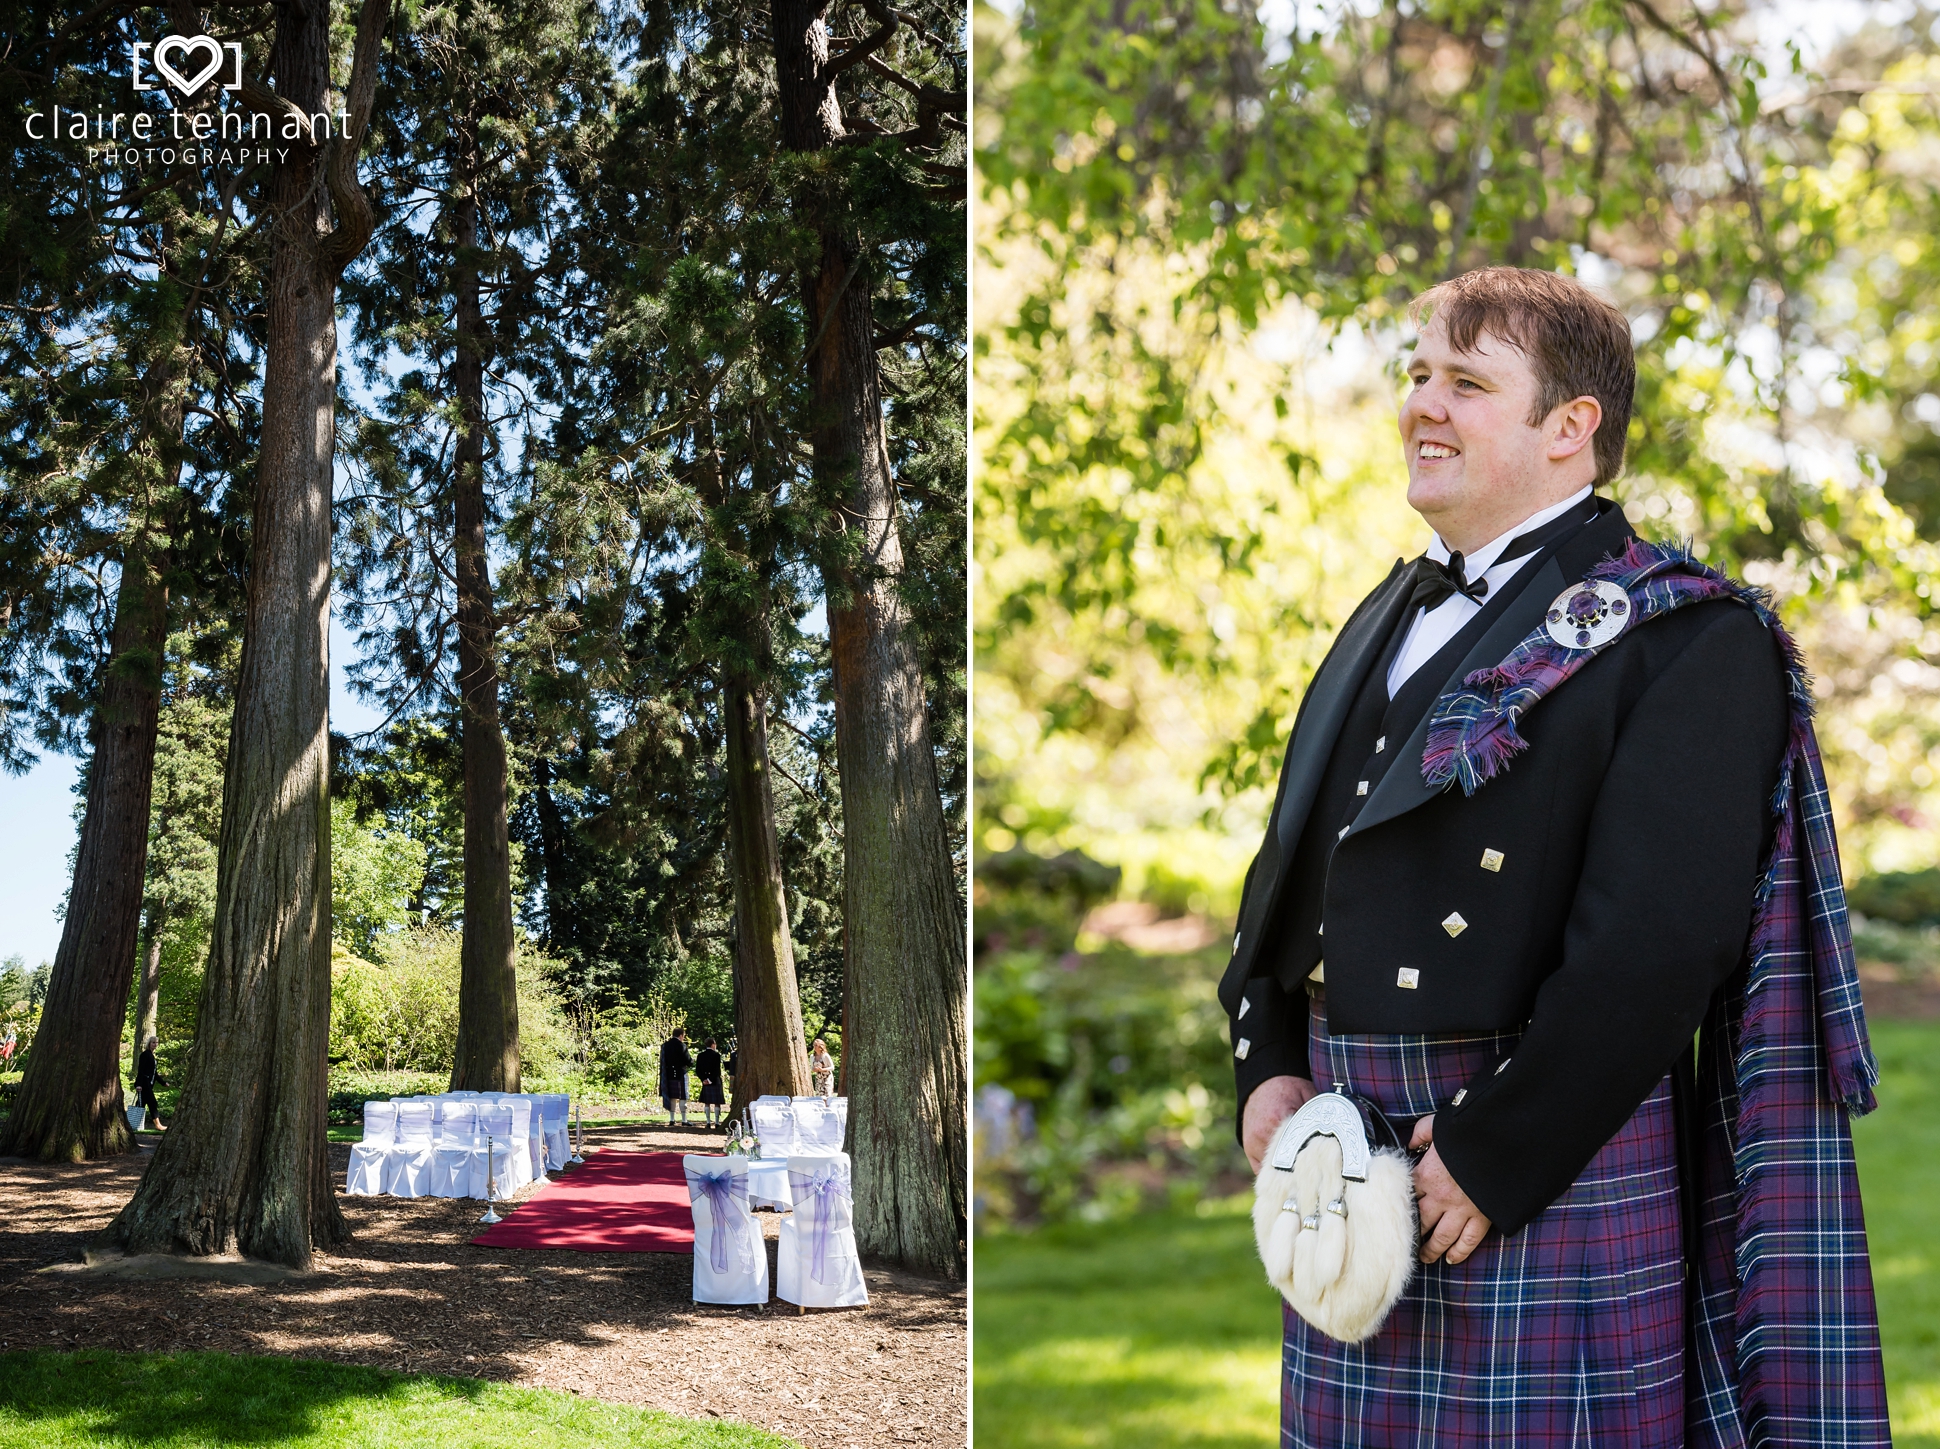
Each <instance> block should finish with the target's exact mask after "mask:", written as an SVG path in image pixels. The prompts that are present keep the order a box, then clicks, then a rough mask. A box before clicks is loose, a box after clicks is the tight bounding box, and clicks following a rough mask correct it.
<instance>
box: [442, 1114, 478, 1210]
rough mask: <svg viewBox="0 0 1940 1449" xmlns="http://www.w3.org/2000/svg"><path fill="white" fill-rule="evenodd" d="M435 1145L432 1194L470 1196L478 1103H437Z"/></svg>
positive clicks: (475, 1145) (476, 1133)
mask: <svg viewBox="0 0 1940 1449" xmlns="http://www.w3.org/2000/svg"><path fill="white" fill-rule="evenodd" d="M438 1109H439V1110H438V1131H437V1137H436V1145H435V1146H433V1148H432V1150H431V1195H432V1196H433V1197H470V1196H471V1191H472V1153H473V1152H474V1151H475V1150H476V1148H477V1137H478V1104H477V1103H476V1102H474V1101H472V1100H471V1099H469V1098H464V1099H460V1100H456V1101H446V1102H440V1103H439V1104H438Z"/></svg>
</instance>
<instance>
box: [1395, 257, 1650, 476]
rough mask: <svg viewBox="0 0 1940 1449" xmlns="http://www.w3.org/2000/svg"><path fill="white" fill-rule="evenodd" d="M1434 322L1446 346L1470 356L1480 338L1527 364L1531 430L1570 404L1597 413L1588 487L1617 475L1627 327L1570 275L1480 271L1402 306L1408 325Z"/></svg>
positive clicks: (1632, 356) (1627, 370)
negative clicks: (1531, 385) (1586, 403)
mask: <svg viewBox="0 0 1940 1449" xmlns="http://www.w3.org/2000/svg"><path fill="white" fill-rule="evenodd" d="M1431 317H1432V318H1434V319H1435V320H1436V321H1438V322H1440V323H1441V324H1442V327H1443V329H1444V331H1445V332H1446V334H1447V336H1448V344H1449V346H1451V347H1453V348H1454V349H1455V350H1456V351H1457V352H1472V351H1473V350H1474V349H1475V344H1476V340H1477V339H1478V338H1480V337H1481V335H1482V334H1483V333H1484V332H1487V333H1489V334H1491V335H1492V336H1495V337H1500V338H1501V339H1502V340H1503V341H1504V342H1507V343H1509V344H1510V345H1511V346H1513V347H1514V348H1516V349H1517V350H1518V351H1519V352H1521V353H1522V355H1523V356H1524V357H1526V358H1528V359H1529V366H1530V369H1531V370H1532V371H1533V372H1534V373H1535V374H1536V409H1535V413H1534V415H1533V416H1532V417H1531V418H1530V419H1529V425H1530V426H1531V427H1535V426H1536V425H1537V424H1539V423H1541V422H1542V420H1543V419H1544V418H1546V417H1548V416H1549V415H1550V414H1551V413H1552V412H1554V411H1555V410H1556V409H1557V408H1559V407H1561V406H1562V405H1563V404H1564V403H1566V402H1568V401H1570V399H1572V398H1579V397H1585V396H1588V397H1593V398H1595V399H1596V400H1597V402H1598V403H1600V404H1601V405H1602V407H1603V421H1602V422H1600V423H1598V424H1597V430H1596V438H1595V440H1594V445H1595V448H1596V481H1597V482H1598V483H1608V482H1609V481H1610V480H1611V479H1612V478H1615V477H1616V476H1617V475H1618V474H1619V473H1621V472H1622V471H1623V445H1624V440H1625V438H1626V436H1627V435H1628V434H1629V432H1630V404H1631V400H1632V398H1633V397H1634V395H1635V393H1636V390H1637V357H1636V353H1635V351H1634V349H1633V348H1632V347H1631V345H1630V322H1629V319H1627V318H1626V317H1625V316H1624V315H1623V313H1621V312H1619V311H1618V310H1617V309H1616V308H1615V307H1613V306H1611V305H1610V304H1609V303H1608V302H1606V301H1604V300H1603V299H1602V298H1601V297H1599V296H1597V294H1596V293H1594V292H1592V291H1591V290H1590V289H1589V288H1588V287H1586V286H1584V285H1583V284H1582V283H1581V282H1579V281H1577V280H1576V279H1575V278H1574V277H1565V276H1560V275H1558V274H1557V273H1555V272H1539V271H1536V270H1534V269H1532V268H1527V267H1483V268H1481V269H1480V270H1479V271H1473V272H1466V273H1464V274H1463V275H1461V276H1459V277H1456V278H1454V279H1452V280H1450V281H1446V282H1443V283H1442V284H1441V285H1440V286H1437V287H1430V288H1429V289H1428V290H1427V291H1425V292H1423V293H1422V294H1421V295H1420V296H1419V297H1417V298H1415V300H1414V301H1413V303H1412V304H1410V306H1409V308H1408V320H1409V321H1411V322H1413V323H1414V324H1415V325H1416V326H1417V327H1426V326H1427V325H1428V321H1429V319H1430V318H1431Z"/></svg>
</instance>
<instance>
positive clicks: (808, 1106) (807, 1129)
mask: <svg viewBox="0 0 1940 1449" xmlns="http://www.w3.org/2000/svg"><path fill="white" fill-rule="evenodd" d="M844 1104H845V1105H846V1099H844ZM794 1113H795V1150H796V1152H797V1154H799V1155H802V1156H813V1155H815V1154H817V1153H824V1152H840V1151H841V1150H842V1131H843V1127H844V1125H845V1119H846V1117H847V1114H846V1113H844V1112H838V1111H836V1109H835V1105H834V1102H833V1101H831V1100H830V1099H829V1098H827V1097H797V1098H796V1099H795V1105H794Z"/></svg>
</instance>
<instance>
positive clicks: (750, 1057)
mask: <svg viewBox="0 0 1940 1449" xmlns="http://www.w3.org/2000/svg"><path fill="white" fill-rule="evenodd" d="M721 713H722V716H723V719H722V723H723V725H724V727H725V729H726V732H727V777H728V861H729V873H730V874H731V875H732V876H733V878H734V1029H735V1038H736V1049H737V1051H738V1053H739V1055H738V1057H737V1059H736V1061H735V1072H734V1102H733V1107H732V1115H734V1116H736V1117H739V1118H741V1119H742V1120H744V1121H745V1120H746V1113H747V1110H748V1106H749V1104H750V1103H752V1102H753V1101H754V1100H755V1098H757V1097H763V1096H768V1095H770V1094H779V1095H781V1096H787V1097H800V1096H806V1095H807V1093H808V1088H809V1076H808V1043H807V1041H806V1039H805V1038H804V1037H803V1035H802V998H801V990H800V987H799V985H798V984H797V982H796V979H795V947H794V943H793V941H792V940H791V938H790V936H789V932H788V895H787V892H786V890H785V889H784V887H783V884H782V876H781V841H780V838H779V837H778V836H777V835H776V833H775V790H774V771H773V768H772V767H771V766H770V764H769V761H768V702H767V700H766V699H765V698H764V697H763V695H762V693H761V691H760V690H759V689H757V688H754V687H753V686H751V685H748V684H745V683H741V684H732V685H729V686H727V687H725V688H723V690H722V691H721Z"/></svg>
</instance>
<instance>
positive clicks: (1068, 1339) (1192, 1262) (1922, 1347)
mask: <svg viewBox="0 0 1940 1449" xmlns="http://www.w3.org/2000/svg"><path fill="white" fill-rule="evenodd" d="M1872 1031H1873V1045H1874V1047H1875V1049H1876V1050H1877V1051H1878V1053H1879V1058H1880V1067H1881V1071H1882V1079H1881V1082H1880V1089H1879V1100H1880V1108H1879V1111H1878V1112H1876V1113H1874V1114H1873V1115H1872V1116H1870V1117H1867V1118H1865V1119H1864V1120H1863V1121H1861V1122H1859V1123H1858V1124H1857V1125H1856V1127H1855V1130H1854V1137H1855V1141H1856V1149H1857V1152H1858V1157H1859V1175H1860V1186H1861V1189H1862V1191H1863V1192H1864V1194H1865V1199H1866V1221H1867V1227H1868V1230H1869V1232H1870V1234H1871V1246H1872V1256H1873V1273H1874V1279H1875V1282H1876V1284H1877V1288H1878V1293H1879V1308H1880V1329H1881V1333H1882V1336H1883V1338H1884V1340H1885V1348H1886V1383H1887V1392H1888V1395H1889V1397H1890V1399H1891V1402H1892V1412H1893V1440H1894V1443H1895V1444H1897V1445H1898V1446H1899V1449H1940V1240H1936V1239H1935V1237H1934V1234H1933V1224H1934V1222H1935V1214H1934V1207H1933V1205H1934V1204H1935V1203H1936V1202H1940V1023H1934V1022H1904V1021H1881V1022H1875V1023H1873V1027H1872ZM1205 1211H1207V1209H1203V1208H1202V1212H1205ZM1278 1310H1279V1298H1278V1296H1277V1295H1276V1294H1275V1293H1274V1292H1273V1290H1272V1289H1271V1288H1269V1287H1268V1286H1267V1285H1266V1282H1265V1280H1264V1278H1263V1276H1262V1275H1261V1272H1260V1268H1259V1264H1258V1261H1257V1260H1256V1259H1255V1257H1254V1253H1253V1235H1252V1228H1251V1224H1250V1223H1249V1221H1248V1219H1247V1217H1246V1205H1245V1202H1244V1200H1240V1201H1236V1202H1231V1203H1224V1204H1216V1205H1210V1212H1209V1215H1205V1216H1201V1215H1199V1214H1195V1213H1191V1212H1183V1213H1180V1212H1173V1213H1153V1214H1148V1215H1146V1216H1143V1217H1139V1218H1135V1219H1133V1220H1132V1221H1130V1222H1128V1223H1123V1224H1118V1225H1113V1226H1102V1227H1089V1226H1080V1225H1076V1224H1073V1225H1070V1226H1065V1227H1059V1228H1050V1229H1046V1230H1044V1231H1041V1232H1038V1233H1035V1234H1033V1235H1031V1236H1030V1237H1026V1238H987V1239H982V1240H979V1242H978V1243H977V1248H976V1345H975V1357H976V1362H975V1375H976V1379H975V1383H976V1425H977V1444H978V1445H979V1446H980V1449H1091V1446H1100V1449H1103V1446H1113V1449H1117V1446H1122V1445H1138V1446H1140V1449H1242V1446H1245V1449H1261V1446H1269V1445H1271V1444H1273V1443H1275V1442H1276V1440H1277V1435H1278V1428H1279V1397H1278V1395H1279V1311H1278Z"/></svg>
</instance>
